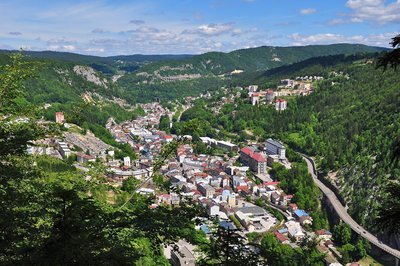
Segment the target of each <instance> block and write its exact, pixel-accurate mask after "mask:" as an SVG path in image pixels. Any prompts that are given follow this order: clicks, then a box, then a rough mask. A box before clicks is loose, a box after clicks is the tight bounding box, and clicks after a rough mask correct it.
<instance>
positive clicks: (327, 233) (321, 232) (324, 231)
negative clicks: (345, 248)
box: [315, 229, 332, 236]
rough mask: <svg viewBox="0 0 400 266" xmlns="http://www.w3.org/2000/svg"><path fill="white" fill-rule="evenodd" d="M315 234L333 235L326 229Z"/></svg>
mask: <svg viewBox="0 0 400 266" xmlns="http://www.w3.org/2000/svg"><path fill="white" fill-rule="evenodd" d="M315 233H316V234H317V235H319V236H322V235H332V234H331V232H328V231H326V230H325V229H321V230H316V231H315Z"/></svg>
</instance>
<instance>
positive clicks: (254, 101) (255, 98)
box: [250, 93, 260, 105]
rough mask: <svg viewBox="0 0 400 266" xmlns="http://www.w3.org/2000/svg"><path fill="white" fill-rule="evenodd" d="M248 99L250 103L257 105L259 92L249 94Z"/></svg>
mask: <svg viewBox="0 0 400 266" xmlns="http://www.w3.org/2000/svg"><path fill="white" fill-rule="evenodd" d="M250 101H251V105H257V104H258V103H259V101H260V94H259V93H253V94H251V96H250Z"/></svg>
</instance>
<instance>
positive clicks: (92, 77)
mask: <svg viewBox="0 0 400 266" xmlns="http://www.w3.org/2000/svg"><path fill="white" fill-rule="evenodd" d="M74 72H75V73H76V74H78V75H80V76H82V77H84V78H85V79H86V80H87V81H89V82H92V83H94V84H96V85H98V86H103V87H105V88H107V87H108V86H107V80H106V79H101V78H100V77H98V76H97V74H96V72H95V71H94V69H93V68H91V67H88V66H74Z"/></svg>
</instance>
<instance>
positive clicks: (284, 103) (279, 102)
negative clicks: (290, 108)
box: [275, 99, 287, 111]
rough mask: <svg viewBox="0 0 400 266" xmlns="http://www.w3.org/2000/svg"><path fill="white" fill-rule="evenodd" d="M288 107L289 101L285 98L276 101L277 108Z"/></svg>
mask: <svg viewBox="0 0 400 266" xmlns="http://www.w3.org/2000/svg"><path fill="white" fill-rule="evenodd" d="M286 108H287V101H286V100H284V99H277V100H276V101H275V110H277V111H284V110H286Z"/></svg>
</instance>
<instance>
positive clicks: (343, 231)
mask: <svg viewBox="0 0 400 266" xmlns="http://www.w3.org/2000/svg"><path fill="white" fill-rule="evenodd" d="M333 238H334V240H335V242H337V243H338V244H339V245H346V244H348V243H349V242H350V240H351V228H350V226H349V225H347V224H345V223H340V224H338V225H335V226H334V227H333Z"/></svg>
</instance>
